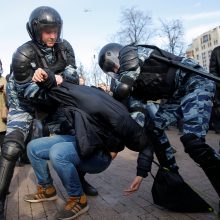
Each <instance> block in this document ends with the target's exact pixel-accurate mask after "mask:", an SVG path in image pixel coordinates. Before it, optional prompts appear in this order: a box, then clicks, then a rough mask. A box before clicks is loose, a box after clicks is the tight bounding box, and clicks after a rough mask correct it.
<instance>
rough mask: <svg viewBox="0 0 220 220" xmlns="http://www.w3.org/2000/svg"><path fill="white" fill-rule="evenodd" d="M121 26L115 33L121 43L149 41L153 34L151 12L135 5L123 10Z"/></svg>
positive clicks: (115, 37)
mask: <svg viewBox="0 0 220 220" xmlns="http://www.w3.org/2000/svg"><path fill="white" fill-rule="evenodd" d="M120 24H121V28H120V30H119V31H118V32H117V33H116V35H114V39H116V41H118V42H119V43H121V44H130V43H136V44H138V43H143V44H145V43H147V42H148V41H149V39H150V38H151V37H152V35H153V30H152V28H151V25H152V18H151V15H150V13H145V12H143V11H141V10H138V9H136V8H135V7H132V8H127V9H125V10H123V11H122V15H121V19H120Z"/></svg>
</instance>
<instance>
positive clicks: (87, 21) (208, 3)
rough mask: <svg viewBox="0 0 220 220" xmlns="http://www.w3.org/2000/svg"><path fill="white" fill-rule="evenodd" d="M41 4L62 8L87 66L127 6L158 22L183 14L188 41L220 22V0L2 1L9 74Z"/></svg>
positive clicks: (66, 28)
mask: <svg viewBox="0 0 220 220" xmlns="http://www.w3.org/2000/svg"><path fill="white" fill-rule="evenodd" d="M39 6H50V7H53V8H54V9H56V10H57V11H58V12H59V13H60V15H61V17H62V19H63V38H64V39H66V40H67V41H69V42H70V43H71V45H72V47H73V49H74V51H75V56H76V60H77V63H82V65H83V66H84V68H85V70H86V71H90V70H91V68H92V65H93V64H94V62H97V60H96V58H97V54H98V51H99V50H100V49H101V48H102V47H103V46H104V45H105V44H107V43H109V42H110V39H111V36H113V35H114V34H115V33H116V32H117V31H118V30H119V28H120V22H119V21H120V18H121V12H122V11H123V10H124V9H126V8H131V7H135V8H136V9H138V10H141V11H143V12H146V13H150V14H151V16H152V19H153V23H154V24H155V25H156V24H157V23H158V20H159V19H162V20H173V19H181V21H182V23H183V27H184V32H185V35H184V40H185V42H186V43H187V44H190V43H191V42H192V39H193V38H196V37H197V36H199V35H200V34H203V33H204V32H206V31H209V30H211V29H212V28H215V27H217V26H219V25H220V1H219V0H166V1H165V0H109V1H103V0H81V1H76V0H44V1H43V0H19V1H17V0H7V1H6V0H1V4H0V18H1V19H0V27H1V31H0V59H1V60H2V63H3V68H4V74H3V75H7V74H8V73H9V69H10V68H9V67H10V63H11V59H12V55H13V53H14V52H15V51H16V49H17V48H18V47H19V46H21V45H22V44H23V43H25V42H26V41H28V40H30V37H29V35H28V33H27V31H26V23H27V22H28V19H29V16H30V14H31V12H32V11H33V10H34V9H35V8H37V7H39ZM154 44H156V45H157V42H154ZM157 46H160V45H157ZM94 55H95V56H94ZM94 57H95V58H94Z"/></svg>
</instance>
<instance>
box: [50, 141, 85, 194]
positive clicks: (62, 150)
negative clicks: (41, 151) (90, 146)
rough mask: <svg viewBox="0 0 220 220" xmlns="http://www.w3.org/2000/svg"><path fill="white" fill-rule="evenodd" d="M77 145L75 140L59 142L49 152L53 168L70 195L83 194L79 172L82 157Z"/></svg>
mask: <svg viewBox="0 0 220 220" xmlns="http://www.w3.org/2000/svg"><path fill="white" fill-rule="evenodd" d="M75 145H76V144H75V142H62V143H58V144H55V145H53V147H52V148H51V149H50V153H49V157H50V160H51V163H52V165H53V168H54V169H55V170H56V172H57V174H58V176H59V177H60V180H61V181H62V184H63V186H64V188H65V189H66V191H67V194H68V195H69V196H81V195H82V194H83V190H82V186H81V182H80V179H79V175H78V172H77V167H78V165H79V162H80V159H79V156H78V153H77V150H76V147H75Z"/></svg>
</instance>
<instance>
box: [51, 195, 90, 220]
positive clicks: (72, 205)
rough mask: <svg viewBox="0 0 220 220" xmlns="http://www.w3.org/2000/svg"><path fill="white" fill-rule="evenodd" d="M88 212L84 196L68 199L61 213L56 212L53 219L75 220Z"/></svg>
mask: <svg viewBox="0 0 220 220" xmlns="http://www.w3.org/2000/svg"><path fill="white" fill-rule="evenodd" d="M88 210H89V206H88V204H87V198H86V195H85V194H83V195H82V196H80V197H69V199H68V201H67V203H66V205H65V206H64V208H63V209H62V210H61V211H59V212H57V214H56V216H55V218H56V219H62V220H64V219H66V220H67V219H68V220H69V219H75V218H76V217H78V216H79V215H81V214H83V213H85V212H87V211H88Z"/></svg>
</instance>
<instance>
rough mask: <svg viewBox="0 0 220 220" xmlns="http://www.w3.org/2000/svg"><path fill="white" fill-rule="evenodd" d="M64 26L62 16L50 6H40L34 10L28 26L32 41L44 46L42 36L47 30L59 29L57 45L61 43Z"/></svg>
mask: <svg viewBox="0 0 220 220" xmlns="http://www.w3.org/2000/svg"><path fill="white" fill-rule="evenodd" d="M62 26H63V21H62V19H61V16H60V14H59V13H58V12H57V11H56V10H55V9H53V8H51V7H48V6H40V7H38V8H36V9H34V10H33V11H32V13H31V15H30V17H29V21H28V22H27V24H26V28H27V31H28V34H29V35H30V37H31V39H32V40H33V41H34V42H36V43H38V44H42V45H44V43H43V42H42V39H41V34H42V31H43V30H45V29H46V28H57V31H58V35H57V43H58V42H61V41H62V39H61V33H62Z"/></svg>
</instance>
